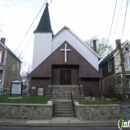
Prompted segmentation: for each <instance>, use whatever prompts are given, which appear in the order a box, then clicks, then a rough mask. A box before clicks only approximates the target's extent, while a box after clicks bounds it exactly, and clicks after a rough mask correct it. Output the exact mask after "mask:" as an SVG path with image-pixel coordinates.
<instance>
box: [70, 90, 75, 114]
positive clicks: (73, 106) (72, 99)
mask: <svg viewBox="0 0 130 130" xmlns="http://www.w3.org/2000/svg"><path fill="white" fill-rule="evenodd" d="M71 101H72V108H73V114H74V113H75V103H74V98H73V91H71Z"/></svg>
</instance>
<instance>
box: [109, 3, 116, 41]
mask: <svg viewBox="0 0 130 130" xmlns="http://www.w3.org/2000/svg"><path fill="white" fill-rule="evenodd" d="M116 5H117V0H116V2H115V7H114V12H113V17H112V22H111V27H110V31H109V36H108V42H109V38H110V35H111V30H112V26H113V21H114V16H115V11H116Z"/></svg>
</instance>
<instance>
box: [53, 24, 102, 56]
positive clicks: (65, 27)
mask: <svg viewBox="0 0 130 130" xmlns="http://www.w3.org/2000/svg"><path fill="white" fill-rule="evenodd" d="M64 30H68V31H69V32H70V33H71V34H72V35H73V36H74V37H75V38H76V39H78V40H79V41H80V42H81V43H82V44H83V45H84V47H86V48H88V49H89V50H91V52H92V53H94V54H95V55H96V56H97V57H98V58H100V56H99V55H98V54H97V53H96V52H95V51H94V50H93V49H91V48H90V47H89V46H88V45H87V44H85V42H84V41H83V40H82V39H81V38H79V37H78V36H77V35H76V34H75V33H74V32H73V31H72V30H71V29H70V28H69V27H67V26H64V27H63V28H62V29H61V30H60V31H59V32H57V33H56V34H55V35H54V37H53V40H54V39H55V38H56V37H57V36H58V35H60V34H61V33H62V32H63V31H64Z"/></svg>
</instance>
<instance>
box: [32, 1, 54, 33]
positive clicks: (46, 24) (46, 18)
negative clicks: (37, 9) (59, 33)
mask: <svg viewBox="0 0 130 130" xmlns="http://www.w3.org/2000/svg"><path fill="white" fill-rule="evenodd" d="M42 32H51V33H53V32H52V29H51V22H50V15H49V10H48V3H46V7H45V10H44V12H43V14H42V17H41V19H40V21H39V24H38V26H37V28H36V30H35V31H34V33H42Z"/></svg>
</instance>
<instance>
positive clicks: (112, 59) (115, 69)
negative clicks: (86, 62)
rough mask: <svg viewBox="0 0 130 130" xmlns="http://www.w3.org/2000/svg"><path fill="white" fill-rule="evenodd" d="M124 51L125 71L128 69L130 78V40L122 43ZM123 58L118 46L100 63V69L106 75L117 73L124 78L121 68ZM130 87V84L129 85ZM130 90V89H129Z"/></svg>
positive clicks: (127, 76) (127, 73) (127, 74)
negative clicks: (121, 58)
mask: <svg viewBox="0 0 130 130" xmlns="http://www.w3.org/2000/svg"><path fill="white" fill-rule="evenodd" d="M121 48H122V52H123V54H124V58H125V59H124V60H125V63H124V65H125V71H126V78H128V79H130V41H128V40H127V41H125V42H124V43H122V44H121ZM120 64H121V60H120V53H119V50H118V47H117V45H116V48H115V49H114V50H113V51H112V52H111V53H110V54H109V55H108V56H106V57H105V58H104V59H103V60H102V61H101V62H100V64H99V71H100V73H101V74H102V75H103V76H104V78H105V77H107V76H111V75H116V76H120V77H121V78H122V70H121V65H120ZM128 87H130V84H129V86H128ZM127 91H128V92H130V89H127Z"/></svg>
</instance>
